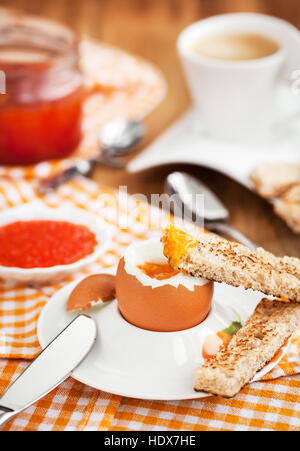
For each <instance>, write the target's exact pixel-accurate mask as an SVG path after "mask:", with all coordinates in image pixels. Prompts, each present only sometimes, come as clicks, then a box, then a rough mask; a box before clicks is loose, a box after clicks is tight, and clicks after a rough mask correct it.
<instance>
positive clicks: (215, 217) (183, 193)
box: [165, 172, 257, 251]
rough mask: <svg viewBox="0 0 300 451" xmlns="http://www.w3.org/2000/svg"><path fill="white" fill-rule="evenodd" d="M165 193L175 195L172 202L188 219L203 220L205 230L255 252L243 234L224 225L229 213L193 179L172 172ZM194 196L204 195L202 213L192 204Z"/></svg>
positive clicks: (207, 189)
mask: <svg viewBox="0 0 300 451" xmlns="http://www.w3.org/2000/svg"><path fill="white" fill-rule="evenodd" d="M165 191H166V192H167V194H169V195H174V194H175V196H174V202H175V203H176V202H177V203H178V204H180V210H179V211H182V209H181V207H182V206H184V211H185V213H186V214H187V218H188V219H190V220H191V219H192V218H195V220H196V221H197V220H198V221H200V220H203V219H204V221H205V228H206V229H208V230H210V231H212V232H216V233H218V234H220V235H226V236H228V237H229V238H232V239H233V240H235V241H238V242H240V243H242V244H244V245H245V246H247V247H248V248H249V249H251V250H252V251H256V250H257V246H256V245H255V244H254V243H253V242H252V241H250V240H249V239H248V238H247V237H246V236H245V235H244V234H243V233H241V232H239V231H238V230H237V229H235V228H234V227H232V226H230V225H229V224H226V223H225V221H226V220H227V219H228V218H229V211H228V210H227V209H226V207H225V206H224V205H223V204H222V203H221V201H220V200H219V199H218V198H217V197H216V195H215V194H214V193H213V192H212V191H211V190H210V189H209V188H208V187H207V186H206V185H204V184H203V183H201V182H200V181H199V180H198V179H196V178H195V177H193V176H191V175H190V174H186V173H183V172H173V173H172V174H170V175H169V176H168V177H167V179H166V183H165ZM196 194H203V195H204V202H205V208H204V211H199V210H197V203H195V202H193V199H194V198H195V195H196ZM193 196H194V197H193ZM171 206H172V203H171Z"/></svg>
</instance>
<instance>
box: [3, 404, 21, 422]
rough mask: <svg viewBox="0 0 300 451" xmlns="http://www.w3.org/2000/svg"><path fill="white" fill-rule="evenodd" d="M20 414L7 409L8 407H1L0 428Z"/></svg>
mask: <svg viewBox="0 0 300 451" xmlns="http://www.w3.org/2000/svg"><path fill="white" fill-rule="evenodd" d="M17 413H18V412H15V411H14V410H10V409H6V407H2V406H0V427H1V426H4V424H5V423H6V422H7V421H8V420H10V419H11V418H12V417H14V416H15V415H16V414H17Z"/></svg>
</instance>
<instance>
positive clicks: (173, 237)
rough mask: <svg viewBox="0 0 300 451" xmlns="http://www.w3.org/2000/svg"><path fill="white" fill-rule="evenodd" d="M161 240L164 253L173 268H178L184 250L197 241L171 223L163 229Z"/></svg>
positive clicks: (193, 245)
mask: <svg viewBox="0 0 300 451" xmlns="http://www.w3.org/2000/svg"><path fill="white" fill-rule="evenodd" d="M162 242H163V244H164V255H165V256H166V257H167V258H168V259H169V261H170V263H171V265H172V266H173V267H174V268H178V267H179V266H180V262H181V259H182V257H184V255H185V254H186V252H187V251H188V250H189V249H190V248H193V247H196V246H197V244H198V241H197V240H196V239H195V238H194V237H193V236H192V235H189V234H188V233H185V232H184V231H183V230H180V229H178V228H176V227H175V226H173V225H170V226H169V228H168V229H167V230H166V231H165V234H164V237H163V239H162Z"/></svg>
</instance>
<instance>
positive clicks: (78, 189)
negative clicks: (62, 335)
mask: <svg viewBox="0 0 300 451" xmlns="http://www.w3.org/2000/svg"><path fill="white" fill-rule="evenodd" d="M102 194H105V196H102ZM36 197H37V196H36V194H35V192H34V188H33V185H32V183H30V182H29V181H25V180H19V181H14V182H13V181H8V180H4V179H0V200H1V202H0V210H3V209H5V208H8V207H13V206H16V205H19V204H21V203H25V202H31V201H34V200H36ZM115 200H116V193H115V192H114V191H112V190H108V189H106V188H104V187H99V186H98V185H96V184H95V183H94V182H91V181H89V180H87V179H83V178H78V179H76V180H75V181H73V182H70V183H68V184H66V185H64V186H62V187H61V188H60V189H59V190H58V191H57V192H56V193H55V194H51V195H48V196H47V197H46V198H45V199H44V200H43V201H44V202H46V204H48V205H50V206H53V207H55V206H63V205H65V204H69V203H72V205H74V206H76V207H78V208H83V209H86V210H88V211H90V212H93V213H94V214H95V213H96V214H99V215H100V216H101V217H102V218H103V219H104V221H105V222H106V223H107V226H108V227H110V228H111V230H112V234H113V239H112V242H111V245H110V248H109V249H108V251H107V252H106V253H105V254H104V255H103V256H102V257H101V258H100V259H99V260H98V261H97V262H96V263H94V264H93V265H91V266H90V267H88V268H86V269H85V271H83V272H81V273H80V274H74V276H73V278H76V277H79V276H80V275H82V273H90V272H95V271H99V270H101V268H108V267H114V266H115V265H116V264H117V262H118V259H119V256H120V255H121V254H122V252H123V250H124V249H125V247H126V246H127V245H128V244H129V243H130V242H132V241H133V240H136V239H143V238H145V237H147V236H149V234H151V233H152V230H156V229H158V227H160V226H162V225H163V224H164V222H166V220H167V218H165V216H164V215H163V214H162V213H161V212H159V211H158V210H154V211H150V207H148V206H147V205H145V204H142V203H141V202H140V201H137V200H134V199H132V198H129V199H128V202H130V203H131V204H130V209H129V217H128V221H127V228H126V229H122V230H120V229H119V228H118V227H117V225H116V222H115V211H114V209H115V205H116V203H115ZM122 205H123V202H122ZM149 212H150V215H149ZM118 213H119V214H120V215H122V214H123V213H125V212H123V211H122V206H120V211H119V212H118ZM149 217H151V227H150V231H149V228H148V227H147V228H146V226H145V224H146V220H145V218H149ZM69 281H70V279H68V280H64V281H62V282H61V283H59V284H56V285H46V286H42V287H36V286H16V285H13V284H12V283H9V282H1V283H0V307H1V308H0V357H1V358H0V387H1V392H3V391H4V389H5V388H6V387H7V386H8V385H9V384H10V383H11V381H13V380H14V379H15V378H16V377H17V376H18V375H19V374H20V372H21V371H22V370H23V369H24V368H25V367H26V365H27V364H28V361H29V360H30V359H32V358H33V357H34V356H35V355H36V354H37V353H38V352H39V350H40V347H39V343H38V340H37V336H36V325H37V319H38V317H39V314H40V311H41V309H42V307H43V305H45V303H46V302H47V301H48V300H49V299H50V297H51V295H52V294H53V293H54V292H55V291H56V290H57V289H59V288H60V287H61V286H62V285H64V284H66V283H68V282H69ZM299 374H300V334H295V336H294V337H293V340H292V345H291V348H290V350H289V352H288V354H287V355H286V356H285V357H284V358H283V360H282V361H281V362H280V364H279V365H277V367H275V368H274V369H273V371H272V372H271V373H270V374H268V375H267V376H265V377H264V379H263V380H261V381H260V382H256V383H253V384H251V385H249V386H247V387H246V388H244V389H243V390H242V391H241V392H240V393H239V394H238V395H237V396H235V397H234V398H233V399H230V400H226V399H220V398H216V397H209V398H206V399H202V400H189V401H178V402H175V401H174V402H157V401H142V400H138V399H129V398H124V397H120V396H115V395H111V394H108V393H104V392H101V391H97V390H95V389H93V388H90V387H87V386H85V385H83V384H81V383H79V382H76V381H75V380H73V379H71V378H70V379H68V380H67V381H65V382H64V383H63V384H61V385H60V386H59V387H58V388H57V389H55V390H54V391H52V392H51V393H50V394H49V395H47V396H46V397H45V398H44V399H42V400H41V401H39V402H38V403H36V404H35V405H33V406H31V407H30V408H28V409H27V410H26V411H24V412H22V413H21V414H19V415H18V416H17V417H15V418H14V419H13V420H12V421H11V422H9V423H8V424H7V425H6V426H5V428H4V430H6V431H25V430H33V431H38V430H41V431H47V430H54V431H65V430H67V431H72V430H74V431H89V430H91V431H94V430H102V431H118V430H122V431H124V430H126V431H137V430H138V431H139V430H147V431H155V430H156V431H157V430H159V431H163V430H171V431H178V430H185V431H201V430H209V431H212V430H234V431H236V430H280V431H281V430H300V375H299ZM282 376H284V377H282Z"/></svg>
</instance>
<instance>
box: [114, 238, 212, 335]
mask: <svg viewBox="0 0 300 451" xmlns="http://www.w3.org/2000/svg"><path fill="white" fill-rule="evenodd" d="M149 262H150V263H156V264H166V263H168V261H167V259H166V257H165V256H164V255H163V245H162V243H161V242H160V241H159V240H157V239H151V240H148V241H142V242H137V243H133V244H132V245H130V246H129V247H128V248H127V250H126V252H125V254H124V256H123V258H122V259H121V260H120V263H119V266H118V270H117V276H116V295H117V299H118V305H119V309H120V312H121V313H122V315H123V316H124V318H125V319H126V320H127V321H128V322H130V323H131V324H133V325H135V326H137V327H140V328H142V329H147V330H152V331H157V332H175V331H179V330H184V329H189V328H191V327H194V326H196V325H198V324H200V323H201V322H202V321H203V320H204V319H205V318H206V317H207V315H208V313H209V311H210V308H211V302H212V297H213V290H214V285H213V282H210V281H208V280H206V279H202V278H200V277H193V276H190V275H188V274H184V273H181V272H180V273H177V274H175V275H174V276H171V277H169V278H167V279H164V280H158V279H156V278H152V277H149V276H148V275H147V274H145V273H144V272H143V271H142V270H141V269H140V268H139V267H140V266H143V265H144V264H145V263H149Z"/></svg>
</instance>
